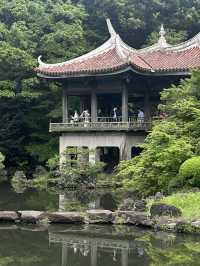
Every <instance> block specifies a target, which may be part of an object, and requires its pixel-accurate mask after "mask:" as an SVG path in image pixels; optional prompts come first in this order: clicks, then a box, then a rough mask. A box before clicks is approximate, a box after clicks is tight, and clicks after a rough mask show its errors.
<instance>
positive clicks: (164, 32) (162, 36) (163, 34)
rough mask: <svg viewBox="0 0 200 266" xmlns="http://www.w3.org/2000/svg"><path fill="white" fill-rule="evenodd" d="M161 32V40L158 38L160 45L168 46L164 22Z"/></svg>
mask: <svg viewBox="0 0 200 266" xmlns="http://www.w3.org/2000/svg"><path fill="white" fill-rule="evenodd" d="M159 34H160V38H159V40H158V43H159V45H160V46H166V45H167V41H166V39H165V34H166V31H165V29H164V26H163V24H162V25H161V27H160V32H159Z"/></svg>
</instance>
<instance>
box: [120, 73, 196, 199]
mask: <svg viewBox="0 0 200 266" xmlns="http://www.w3.org/2000/svg"><path fill="white" fill-rule="evenodd" d="M199 84H200V73H199V72H194V73H193V74H192V76H191V78H188V79H186V80H185V81H182V83H181V84H180V85H179V86H172V87H171V88H169V89H165V90H164V91H163V92H162V93H161V100H162V104H161V105H160V106H159V108H160V110H161V111H162V112H165V113H166V114H167V118H165V119H164V120H162V121H158V122H156V123H155V125H154V127H153V130H152V132H151V133H150V134H149V136H148V137H147V139H146V142H145V144H144V150H143V152H142V153H141V155H140V156H138V157H136V158H133V159H132V160H130V161H128V162H122V163H121V164H120V165H119V169H118V170H119V173H118V175H119V176H122V177H125V185H126V186H129V187H130V186H131V187H132V188H133V189H135V190H137V191H138V192H139V193H142V194H144V195H148V194H151V193H155V192H156V191H158V190H159V191H163V192H166V193H168V192H169V191H170V190H171V189H175V188H179V189H180V188H181V187H179V185H180V184H179V183H177V178H178V173H179V168H180V165H181V164H182V163H183V162H184V161H185V160H187V159H188V158H191V157H192V156H194V155H199V153H200V149H199V147H200V138H199V132H200V124H199V121H200V90H199V86H200V85H199ZM185 185H186V186H192V184H190V182H187V181H186V182H185Z"/></svg>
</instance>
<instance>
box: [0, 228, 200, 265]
mask: <svg viewBox="0 0 200 266" xmlns="http://www.w3.org/2000/svg"><path fill="white" fill-rule="evenodd" d="M199 240H200V238H199V236H193V235H175V234H172V233H166V232H153V231H146V230H142V229H138V228H135V227H127V226H95V225H84V226H78V225H76V226H69V225H68V226H58V225H57V226H44V225H41V226H40V227H39V226H23V227H22V226H21V227H18V226H17V225H11V226H9V225H6V226H3V225H0V265H1V266H22V265H23V266H35V265H37V266H133V265H134V266H135V265H136V266H141V265H142V266H149V265H151V266H155V265H156V266H157V265H159V266H160V265H181V266H182V265H183V266H184V265H187V266H188V265H192V266H197V265H199V256H200V241H199Z"/></svg>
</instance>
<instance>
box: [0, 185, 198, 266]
mask: <svg viewBox="0 0 200 266" xmlns="http://www.w3.org/2000/svg"><path fill="white" fill-rule="evenodd" d="M122 196H123V193H122V195H120V197H122ZM120 197H119V195H116V193H114V192H108V191H107V192H106V191H96V192H94V191H93V192H90V193H89V192H80V191H79V192H76V191H74V192H71V193H70V192H65V193H62V194H60V195H59V194H58V193H55V192H52V191H48V192H47V191H36V190H27V191H26V192H25V193H20V194H18V193H16V192H14V191H13V190H12V189H11V188H10V187H9V186H8V185H6V184H4V185H1V186H0V209H1V210H19V209H21V210H22V209H24V210H25V209H31V210H58V209H60V210H63V209H68V208H69V206H70V204H71V205H72V209H73V208H80V209H84V208H95V207H104V206H105V208H110V209H115V208H116V206H117V204H118V202H119V200H120ZM199 258H200V237H199V236H195V235H184V234H179V235H176V234H173V233H168V232H153V231H151V230H144V229H142V228H136V227H134V226H114V225H113V226H111V225H110V226H109V225H102V226H100V225H73V226H70V225H62V226H60V225H55V226H52V225H50V226H48V225H37V226H31V225H29V226H22V225H21V226H20V225H14V224H0V265H1V266H22V265H23V266H33V265H34V266H35V265H37V266H133V265H136V266H137V265H138V266H141V265H142V266H145V265H152V266H154V265H160V266H161V265H181V266H182V265H191V266H193V265H194V266H195V265H200V263H199Z"/></svg>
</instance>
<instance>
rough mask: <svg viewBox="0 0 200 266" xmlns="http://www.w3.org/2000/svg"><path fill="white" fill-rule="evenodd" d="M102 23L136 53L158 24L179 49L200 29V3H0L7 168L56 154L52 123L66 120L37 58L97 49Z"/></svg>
mask: <svg viewBox="0 0 200 266" xmlns="http://www.w3.org/2000/svg"><path fill="white" fill-rule="evenodd" d="M105 17H110V18H111V20H112V22H113V24H114V26H115V28H116V29H117V30H118V31H119V33H120V35H121V36H122V37H123V39H124V40H125V41H126V42H127V43H129V44H130V45H132V46H134V47H136V48H137V47H141V46H143V45H145V44H147V43H152V42H153V41H154V40H155V39H156V38H157V36H158V31H159V27H160V25H161V23H164V24H165V26H166V29H167V36H166V37H167V39H168V41H170V42H171V43H174V42H178V41H182V40H184V39H186V38H189V37H192V36H194V34H196V33H197V32H198V31H199V26H200V19H199V18H200V1H199V0H182V1H180V0H175V1H174V0H173V1H172V0H170V1H169V0H156V1H155V0H141V1H138V0H120V1H119V0H113V1H108V0H101V1H100V0H95V1H91V0H71V1H69V0H59V1H55V0H48V1H42V0H34V1H33V0H10V1H5V0H0V64H1V68H0V116H1V120H0V151H1V152H2V153H3V154H4V155H5V165H6V167H7V168H8V167H9V169H10V170H13V171H14V170H15V169H16V168H17V169H20V170H26V171H28V172H29V171H32V170H33V169H34V168H35V166H36V165H38V164H43V165H44V164H45V162H46V161H47V160H48V159H49V158H50V157H52V156H53V155H54V154H55V153H57V148H58V145H57V137H55V136H51V135H50V134H49V133H48V122H49V120H50V119H54V120H58V121H59V120H60V119H61V87H62V84H61V83H49V82H46V81H43V80H41V79H37V78H36V75H35V73H34V72H33V68H34V67H35V66H36V65H37V60H36V59H37V57H38V56H39V55H42V56H43V60H44V61H48V62H59V61H62V60H64V59H69V58H72V57H75V56H78V55H80V54H83V53H84V52H86V51H88V50H91V49H93V48H94V47H96V46H97V45H99V44H100V43H102V42H103V41H104V40H105V39H106V38H107V37H108V32H107V30H105V29H106V23H105ZM163 126H164V125H163ZM182 141H184V143H185V142H186V143H187V141H186V140H182ZM177 145H178V144H177ZM179 145H180V146H181V147H182V143H179ZM185 148H186V150H187V149H188V148H187V147H185ZM186 157H187V156H186ZM13 171H12V172H13Z"/></svg>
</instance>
